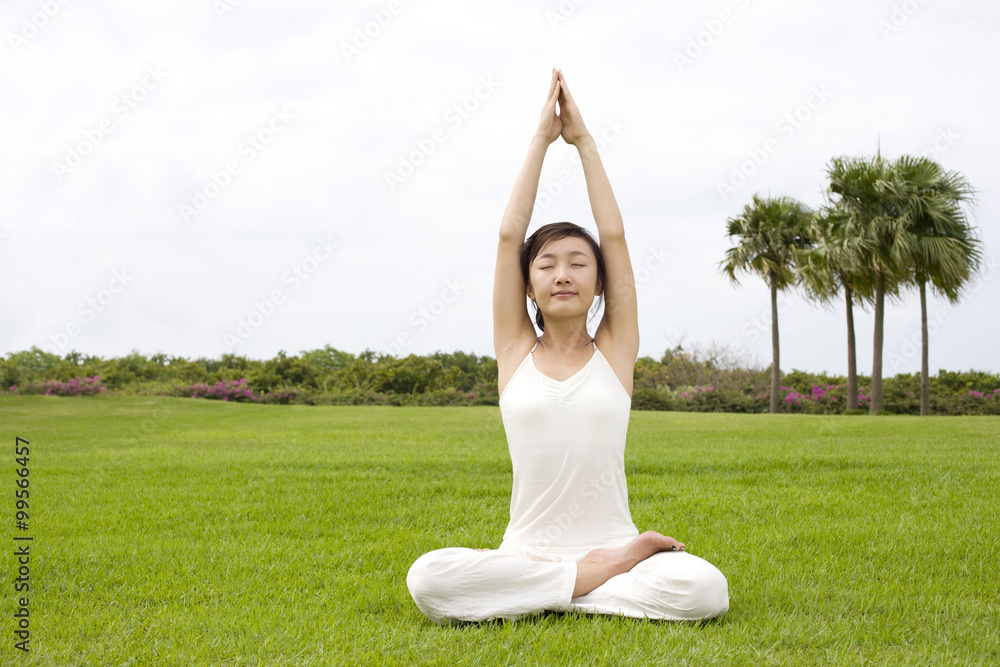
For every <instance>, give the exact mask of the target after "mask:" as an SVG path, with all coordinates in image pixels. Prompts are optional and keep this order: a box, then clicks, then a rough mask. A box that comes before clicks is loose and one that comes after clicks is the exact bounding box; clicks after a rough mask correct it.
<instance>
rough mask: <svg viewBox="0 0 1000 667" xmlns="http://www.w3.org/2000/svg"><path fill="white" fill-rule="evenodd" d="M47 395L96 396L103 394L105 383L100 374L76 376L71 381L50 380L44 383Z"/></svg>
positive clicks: (43, 386)
mask: <svg viewBox="0 0 1000 667" xmlns="http://www.w3.org/2000/svg"><path fill="white" fill-rule="evenodd" d="M42 389H43V390H44V392H45V395H46V396H95V395H97V394H103V393H104V391H105V386H104V383H103V382H101V378H100V376H98V375H95V376H93V377H89V378H78V377H75V378H73V379H72V380H70V381H69V382H60V381H59V380H49V381H48V382H43V383H42Z"/></svg>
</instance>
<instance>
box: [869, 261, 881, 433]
mask: <svg viewBox="0 0 1000 667" xmlns="http://www.w3.org/2000/svg"><path fill="white" fill-rule="evenodd" d="M884 320H885V276H883V275H882V274H881V273H880V274H878V275H876V276H875V341H874V345H873V348H874V350H873V352H874V354H873V359H872V403H871V407H870V408H869V410H868V414H871V415H877V414H878V413H879V412H881V411H882V333H883V331H882V324H883V322H884Z"/></svg>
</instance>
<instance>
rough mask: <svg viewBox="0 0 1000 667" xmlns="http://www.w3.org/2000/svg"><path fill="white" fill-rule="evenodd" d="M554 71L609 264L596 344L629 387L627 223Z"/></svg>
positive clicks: (567, 134)
mask: <svg viewBox="0 0 1000 667" xmlns="http://www.w3.org/2000/svg"><path fill="white" fill-rule="evenodd" d="M558 76H559V87H560V94H559V115H560V117H561V119H562V137H563V139H564V140H565V141H566V143H568V144H573V145H574V146H576V148H577V150H578V151H579V152H580V160H581V162H582V163H583V174H584V177H585V179H586V181H587V194H588V195H589V197H590V208H591V211H592V212H593V214H594V222H596V223H597V234H598V238H599V240H600V244H601V251H602V252H603V253H604V263H605V266H606V269H607V282H608V284H607V285H605V286H604V316H603V318H602V319H601V323H600V325H599V326H598V327H597V334H596V336H595V339H596V340H597V346H598V347H599V348H603V349H604V350H606V352H605V356H608V355H609V353H610V354H613V355H614V356H615V360H612V359H610V358H609V361H611V365H612V367H614V368H615V371H616V372H618V375H619V377H620V378H622V384H623V385H625V386H626V388H628V389H630V388H631V386H632V368H633V367H634V365H635V360H636V357H637V356H638V354H639V316H638V306H637V302H636V295H635V277H634V276H633V274H632V261H631V259H630V258H629V254H628V245H627V244H626V243H625V226H624V223H623V222H622V214H621V211H620V210H619V209H618V202H617V201H616V200H615V195H614V192H612V190H611V182H610V181H609V180H608V174H607V173H606V172H605V171H604V164H603V163H602V162H601V156H600V155H599V154H598V152H597V143H596V142H595V141H594V137H593V136H591V134H590V132H589V131H588V130H587V128H586V126H585V125H584V123H583V118H582V117H581V115H580V109H579V108H578V107H577V105H576V102H575V101H574V100H573V96H572V95H571V94H570V92H569V88H568V87H567V86H566V80H565V79H564V78H563V75H562V72H559V74H558ZM616 361H617V362H618V363H616ZM619 371H620V372H619ZM626 377H627V380H628V381H627V382H626V381H625V378H626Z"/></svg>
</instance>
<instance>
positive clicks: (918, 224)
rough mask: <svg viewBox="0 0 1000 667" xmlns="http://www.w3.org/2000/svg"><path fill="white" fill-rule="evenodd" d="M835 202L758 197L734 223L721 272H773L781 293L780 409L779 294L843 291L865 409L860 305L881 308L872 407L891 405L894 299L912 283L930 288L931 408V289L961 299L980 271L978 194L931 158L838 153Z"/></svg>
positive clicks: (852, 394) (925, 408)
mask: <svg viewBox="0 0 1000 667" xmlns="http://www.w3.org/2000/svg"><path fill="white" fill-rule="evenodd" d="M826 174H827V177H828V179H829V183H828V186H827V188H826V191H825V193H824V199H825V203H824V205H823V206H821V207H820V208H819V209H818V210H813V209H811V208H810V207H808V206H807V205H805V204H803V203H802V202H799V201H797V200H795V199H793V198H790V197H783V196H779V197H767V198H762V197H759V196H757V195H754V197H753V200H752V202H750V203H749V204H747V205H746V206H744V208H743V211H742V212H741V213H740V214H739V215H737V216H735V217H733V218H730V219H729V220H728V221H727V223H726V224H727V228H726V229H727V234H728V236H729V238H730V239H734V240H735V242H736V244H735V245H734V246H733V247H732V248H730V249H729V250H727V251H726V255H725V259H724V260H723V261H722V262H720V268H721V270H722V271H723V272H724V273H725V274H727V275H728V276H729V278H730V279H731V280H732V281H733V282H734V283H737V284H738V282H739V281H738V276H739V275H740V274H744V273H746V274H753V275H757V276H759V277H761V278H763V279H764V281H765V282H766V283H767V285H768V287H769V288H770V291H771V347H772V363H771V378H770V405H769V409H770V411H771V412H778V411H779V409H780V407H781V406H780V400H781V399H780V395H781V392H780V387H781V377H782V376H781V365H780V345H779V335H778V292H780V291H783V290H788V289H790V288H792V287H796V286H797V287H800V288H802V289H803V291H804V293H805V295H806V297H807V298H808V299H810V300H813V301H816V302H818V303H823V304H829V303H831V302H832V301H834V300H835V299H838V298H843V299H844V303H845V306H846V317H847V385H846V401H847V405H848V406H855V407H856V406H858V405H859V404H860V403H859V387H858V374H857V354H856V341H855V331H854V307H855V306H859V307H862V308H864V307H872V308H873V309H874V318H875V323H874V332H873V363H872V372H871V394H870V401H869V402H868V409H869V412H870V413H871V414H879V413H880V412H882V411H883V410H884V407H885V406H884V392H883V377H882V353H883V332H884V319H885V300H886V298H887V297H888V298H890V299H899V298H901V295H902V293H903V292H904V291H905V290H906V289H908V288H914V289H916V290H917V292H918V293H919V295H920V316H921V340H922V345H921V370H920V414H921V415H927V414H930V374H929V368H928V343H929V341H928V327H927V291H928V288H930V290H931V291H932V292H934V293H936V294H938V295H941V296H943V297H945V298H946V299H948V300H949V301H950V302H952V303H955V302H957V301H958V299H959V298H960V296H961V294H962V291H963V289H964V288H965V287H966V286H967V285H968V284H969V283H970V281H971V280H972V278H973V277H974V276H975V275H976V273H977V272H978V271H979V268H980V266H981V262H982V258H983V252H982V245H981V242H980V240H979V239H978V237H977V234H976V230H975V229H974V228H973V226H972V225H971V224H970V222H969V219H968V215H967V213H966V208H968V207H970V206H972V205H974V203H975V193H974V190H973V188H972V186H971V185H970V184H969V182H968V181H967V179H966V178H965V177H964V176H963V175H962V174H961V173H959V172H956V171H946V170H945V169H943V168H942V167H941V166H940V165H939V164H938V163H937V162H935V161H933V160H931V159H929V158H926V157H913V156H909V155H904V156H902V157H900V158H899V159H897V160H889V159H886V158H884V157H882V155H881V153H878V154H876V155H875V156H872V157H838V158H834V159H832V160H831V161H830V162H829V164H828V165H827V169H826Z"/></svg>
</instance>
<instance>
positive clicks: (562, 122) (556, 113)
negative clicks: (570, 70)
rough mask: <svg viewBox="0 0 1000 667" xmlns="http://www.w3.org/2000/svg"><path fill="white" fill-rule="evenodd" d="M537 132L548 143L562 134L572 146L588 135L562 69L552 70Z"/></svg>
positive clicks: (564, 139)
mask: <svg viewBox="0 0 1000 667" xmlns="http://www.w3.org/2000/svg"><path fill="white" fill-rule="evenodd" d="M557 102H558V108H557V106H556V103H557ZM537 134H538V136H540V137H542V138H543V139H545V142H546V143H548V144H551V143H552V142H553V141H555V140H556V139H557V138H559V137H560V136H562V138H563V141H565V142H566V143H567V144H571V145H574V146H575V145H576V144H577V142H579V141H580V140H581V139H584V138H585V137H588V136H590V132H589V131H588V130H587V126H586V125H585V124H584V122H583V116H581V115H580V108H579V107H578V106H577V105H576V101H575V100H574V99H573V95H572V94H571V93H570V92H569V87H568V86H567V85H566V79H565V78H563V73H562V70H558V69H553V70H552V82H551V84H550V85H549V94H548V97H546V98H545V106H543V107H542V117H541V119H540V120H539V121H538V130H537Z"/></svg>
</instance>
